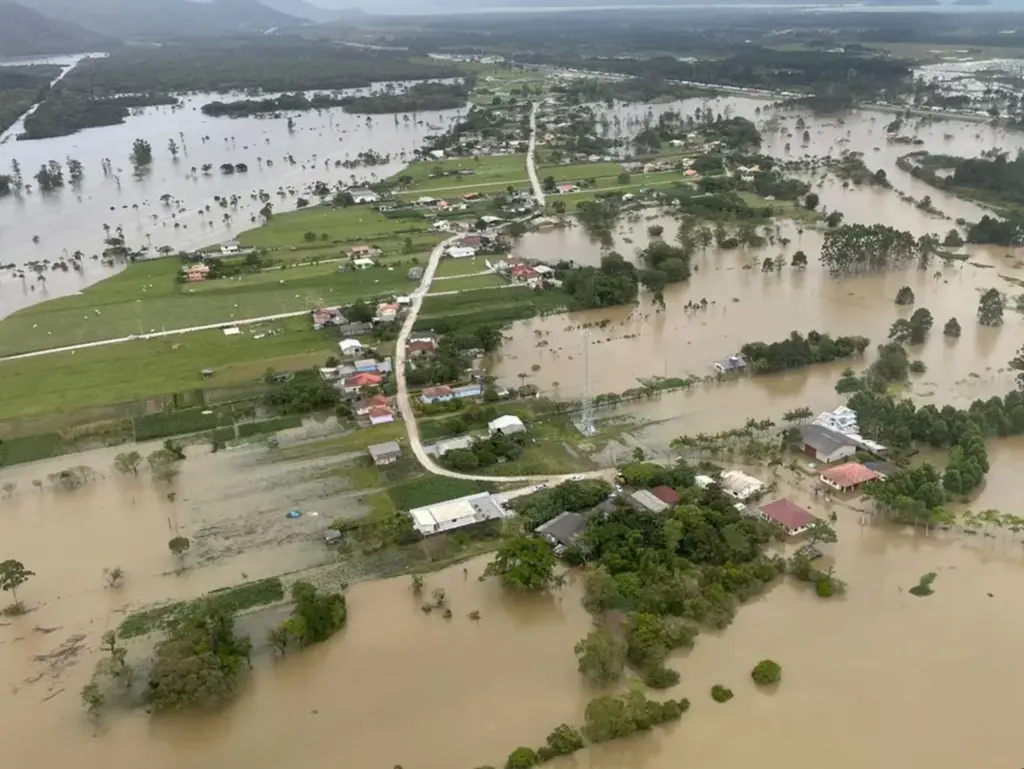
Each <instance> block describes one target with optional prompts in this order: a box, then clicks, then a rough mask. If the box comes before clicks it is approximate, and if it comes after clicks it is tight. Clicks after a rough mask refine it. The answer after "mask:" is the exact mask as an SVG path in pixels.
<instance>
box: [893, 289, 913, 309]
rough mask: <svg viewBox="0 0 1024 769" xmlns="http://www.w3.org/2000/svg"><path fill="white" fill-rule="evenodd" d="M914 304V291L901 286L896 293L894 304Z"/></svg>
mask: <svg viewBox="0 0 1024 769" xmlns="http://www.w3.org/2000/svg"><path fill="white" fill-rule="evenodd" d="M913 303H914V290H913V289H912V288H911V287H910V286H903V287H902V288H901V289H900V290H899V291H897V292H896V304H902V305H906V304H913Z"/></svg>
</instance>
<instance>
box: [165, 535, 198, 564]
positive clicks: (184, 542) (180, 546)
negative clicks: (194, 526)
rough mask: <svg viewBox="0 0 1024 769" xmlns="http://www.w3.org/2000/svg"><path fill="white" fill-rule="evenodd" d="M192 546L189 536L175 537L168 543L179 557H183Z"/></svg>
mask: <svg viewBox="0 0 1024 769" xmlns="http://www.w3.org/2000/svg"><path fill="white" fill-rule="evenodd" d="M191 547H192V543H191V542H190V541H189V539H188V537H174V538H173V539H171V540H170V542H168V543H167V549H168V550H170V551H171V552H172V553H173V554H174V555H175V556H176V557H177V558H179V559H181V558H183V557H184V555H185V553H187V552H188V551H189V548H191Z"/></svg>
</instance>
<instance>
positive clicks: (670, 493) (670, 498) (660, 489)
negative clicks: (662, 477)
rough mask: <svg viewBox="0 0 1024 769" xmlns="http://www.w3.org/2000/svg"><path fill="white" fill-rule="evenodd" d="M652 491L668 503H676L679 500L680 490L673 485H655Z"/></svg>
mask: <svg viewBox="0 0 1024 769" xmlns="http://www.w3.org/2000/svg"><path fill="white" fill-rule="evenodd" d="M651 493H652V494H653V495H654V496H656V497H657V498H658V499H660V500H661V501H662V502H664V503H665V504H666V505H674V504H675V503H676V502H678V501H679V492H678V491H676V490H675V489H673V488H672V487H671V486H655V487H654V488H653V489H651Z"/></svg>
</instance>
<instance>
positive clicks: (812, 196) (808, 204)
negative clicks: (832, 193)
mask: <svg viewBox="0 0 1024 769" xmlns="http://www.w3.org/2000/svg"><path fill="white" fill-rule="evenodd" d="M819 201H820V198H819V197H818V193H816V192H808V193H807V195H806V196H805V197H804V207H805V208H806V209H807V210H808V211H813V210H814V209H815V208H817V207H818V202H819Z"/></svg>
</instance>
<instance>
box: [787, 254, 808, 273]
mask: <svg viewBox="0 0 1024 769" xmlns="http://www.w3.org/2000/svg"><path fill="white" fill-rule="evenodd" d="M790 266H791V267H799V268H800V269H801V270H803V269H806V268H807V254H805V253H804V252H803V251H797V252H796V253H795V254H793V260H792V261H791V262H790Z"/></svg>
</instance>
